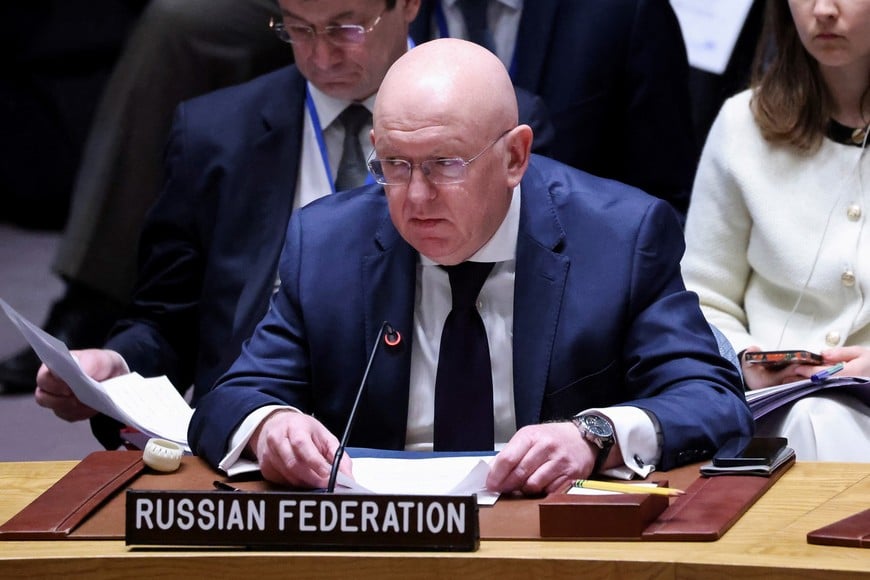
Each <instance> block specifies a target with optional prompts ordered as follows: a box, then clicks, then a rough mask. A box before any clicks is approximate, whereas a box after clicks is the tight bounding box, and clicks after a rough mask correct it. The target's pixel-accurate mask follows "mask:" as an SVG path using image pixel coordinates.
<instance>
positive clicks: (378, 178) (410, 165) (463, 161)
mask: <svg viewBox="0 0 870 580" xmlns="http://www.w3.org/2000/svg"><path fill="white" fill-rule="evenodd" d="M511 131H513V128H511V129H507V130H506V131H504V132H503V133H502V134H501V135H499V136H498V137H496V138H495V139H493V140H492V141H491V142H490V143H489V145H487V146H486V147H484V148H483V149H481V150H480V151H479V152H478V153H477V155H474V156H473V157H471V158H469V159H465V158H463V157H435V158H431V159H424V160H423V161H421V162H420V163H411V162H410V161H408V160H407V159H402V158H401V157H392V158H380V157H373V156H374V154H375V153H376V151H374V150H372V152H371V155H369V159H368V161H366V167H368V168H369V173H371V174H372V177H374V178H375V181H376V182H377V183H379V184H380V185H390V186H400V187H401V186H406V185H409V184H410V183H411V178H412V177H413V175H414V168H415V167H419V168H420V171H422V172H423V176H424V177H425V178H426V180H427V181H429V183H431V184H433V185H454V184H456V183H462V182H463V181H465V179H466V178H467V171H468V170H467V168H468V166H469V165H471V163H472V162H473V161H475V160H477V159H478V158H480V157H481V156H482V155H483V154H484V153H486V152H487V151H489V150H490V149H492V147H493V146H494V145H495V144H496V143H498V142H499V141H501V139H502V138H503V137H504V136H505V135H507V134H508V133H510V132H511ZM385 161H388V162H391V163H395V162H401V163H402V164H404V165H405V166H407V167H408V180H407V181H406V182H405V183H388V182H387V181H386V176H385V175H384V171H383V169H382V170H381V171H380V176H379V174H378V172H377V171H375V169H374V167H373V166H372V164H373V163H381V164H382V163H383V162H385ZM445 161H459V162H461V166H460V167H461V169H462V171H463V175H462V177H461V178H460V179H457V180H456V181H432V179H431V178H430V177H429V174H430V173H431V172H432V170H431V169H430V170H429V171H428V172H427V171H426V170H425V169H424V167H423V166H424V164H430V163H443V162H445ZM382 180H383V181H382Z"/></svg>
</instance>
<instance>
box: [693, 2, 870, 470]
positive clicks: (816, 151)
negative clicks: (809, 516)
mask: <svg viewBox="0 0 870 580" xmlns="http://www.w3.org/2000/svg"><path fill="white" fill-rule="evenodd" d="M767 8H768V13H767V15H766V18H767V20H766V23H765V31H766V32H765V34H764V35H763V39H765V40H766V42H767V43H768V44H765V45H764V46H766V47H767V48H768V49H771V50H768V51H767V53H768V54H767V55H766V58H759V59H758V63H757V65H756V72H755V77H754V79H753V83H752V87H751V88H750V89H749V90H747V91H745V92H743V93H740V94H738V95H736V96H735V97H733V98H731V99H729V100H728V101H727V102H726V103H725V105H724V106H723V107H722V110H721V111H720V113H719V116H718V117H717V119H716V121H715V123H714V124H713V127H712V129H711V131H710V134H709V136H708V138H707V142H706V145H705V147H704V152H703V155H702V157H701V161H700V164H699V167H698V172H697V175H696V178H695V185H694V189H693V192H692V201H691V205H690V207H689V213H688V218H687V222H686V245H687V250H686V255H685V258H684V260H683V273H684V276H685V280H686V285H687V286H688V287H689V289H691V290H694V291H696V292H697V293H698V295H699V297H700V300H701V306H702V308H703V310H704V313H705V314H706V316H707V318H708V320H709V321H710V323H712V324H713V325H715V326H717V327H718V328H719V329H721V330H722V331H723V333H724V334H725V335H726V336H727V337H728V339H729V340H730V341H731V343H732V344H733V345H734V347H735V349H736V350H738V351H740V352H741V361H742V360H743V357H742V354H743V353H744V352H746V351H757V350H762V349H763V350H774V349H805V350H812V351H818V352H821V354H822V355H823V358H824V362H823V364H822V365H820V366H814V365H789V366H787V367H785V368H779V369H770V368H764V367H760V366H758V365H749V364H747V363H746V362H745V361H743V362H742V363H741V366H742V370H743V373H744V379H745V382H746V386H747V388H750V389H755V388H760V387H765V386H769V385H775V384H780V383H785V382H790V381H794V380H798V379H803V378H808V377H809V376H810V375H811V374H813V373H814V372H817V371H819V370H821V369H822V368H825V367H827V366H829V365H831V364H834V363H836V362H840V361H843V362H844V363H845V369H844V370H843V371H842V373H841V374H842V375H856V376H870V296H867V293H868V292H870V228H868V227H867V219H868V215H867V214H868V212H870V204H868V198H870V191H868V190H870V154H867V153H866V148H867V139H868V132H870V131H868V124H870V0H788V2H786V1H785V0H782V1H780V0H774V1H772V2H768V6H767ZM758 431H759V433H762V434H783V435H786V436H787V437H788V438H789V444H790V445H791V446H792V447H794V448H795V450H796V452H797V456H798V458H799V459H804V460H844V461H846V460H848V461H870V408H868V406H867V405H866V404H865V403H863V402H862V401H860V400H858V399H856V398H853V397H849V396H845V395H842V394H828V395H820V396H813V397H808V398H805V399H803V400H801V401H798V402H797V403H794V404H792V405H791V406H790V407H786V408H784V409H781V410H779V411H777V412H775V413H773V414H771V415H768V416H765V417H763V418H762V420H760V421H759V424H758Z"/></svg>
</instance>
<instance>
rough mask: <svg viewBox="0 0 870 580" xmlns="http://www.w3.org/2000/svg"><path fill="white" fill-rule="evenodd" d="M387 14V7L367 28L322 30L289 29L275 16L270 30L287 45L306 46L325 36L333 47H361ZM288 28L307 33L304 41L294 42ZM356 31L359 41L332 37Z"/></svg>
mask: <svg viewBox="0 0 870 580" xmlns="http://www.w3.org/2000/svg"><path fill="white" fill-rule="evenodd" d="M386 12H387V8H386V7H385V8H384V9H383V10H381V13H380V14H378V15H377V16H376V17H375V20H374V22H372V23H371V25H370V26H368V27H366V26H363V25H362V24H330V25H329V26H324V27H323V29H322V30H317V28H316V27H315V26H309V25H303V24H298V25H293V26H290V27H288V26H287V25H285V24H284V22H283V21H281V20H277V19H276V18H275V17H274V16H272V17H271V18H269V29H270V30H271V31H272V32H273V33H275V36H277V37H278V40H280V41H282V42H286V43H287V44H295V45H299V46H304V45H307V44H310V43H312V42H314V40H315V39H316V38H317V37H318V36H323V37H324V38H325V39H326V40H327V41H328V42H329V43H330V44H332V45H333V46H359V45H361V44H363V43H364V42H365V41H366V39H367V38H368V35H369V33H371V32H372V31H373V30H374V29H375V26H377V25H378V23H380V21H381V19H382V18H383V17H384V14H385V13H386ZM288 28H296V29H299V30H300V31H301V30H304V31H306V32H305V38H304V39H303V40H301V41H300V40H293V37H292V36H291V34H290V31H289V30H288ZM351 29H354V30H356V31H357V32H358V33H359V35H360V36H359V40H354V41H350V42H347V41H346V40H341V37H340V36H339V37H334V36H332V35H333V33H335V32H337V31H347V30H351Z"/></svg>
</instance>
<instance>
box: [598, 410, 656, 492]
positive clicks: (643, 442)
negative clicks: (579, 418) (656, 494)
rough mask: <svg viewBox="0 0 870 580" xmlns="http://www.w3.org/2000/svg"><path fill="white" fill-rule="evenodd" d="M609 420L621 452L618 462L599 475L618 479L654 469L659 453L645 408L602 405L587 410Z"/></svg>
mask: <svg viewBox="0 0 870 580" xmlns="http://www.w3.org/2000/svg"><path fill="white" fill-rule="evenodd" d="M584 413H597V414H599V415H603V416H604V417H607V418H608V419H610V422H611V423H613V430H614V431H615V435H616V441H617V442H618V443H619V449H620V451H621V452H622V463H623V464H622V465H621V466H618V467H612V468H610V469H607V470H605V471H602V474H603V475H606V476H608V477H616V478H619V479H632V478H633V477H634V476H635V475H637V476H639V477H646V476H647V475H649V474H650V473H652V472H653V471H655V468H656V467H655V466H656V463H658V461H659V457H660V456H661V448H660V446H659V438H658V434H657V432H656V425H655V422H654V421H653V419H652V417H650V416H649V415H648V414H647V413H646V411H644V410H643V409H639V408H637V407H605V408H603V409H589V410H588V411H584Z"/></svg>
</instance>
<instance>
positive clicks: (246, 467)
mask: <svg viewBox="0 0 870 580" xmlns="http://www.w3.org/2000/svg"><path fill="white" fill-rule="evenodd" d="M279 409H288V410H291V411H297V412H298V411H299V409H297V408H295V407H287V406H284V405H267V406H265V407H260V408H259V409H256V410H254V411H252V412H251V413H250V414H248V416H247V417H245V420H244V421H242V424H241V425H239V426H238V427H236V430H235V431H233V435H232V437H230V444H229V451H227V454H226V455H224V458H223V459H221V462H220V463H219V464H218V467H219V468H220V469H222V470H224V471H225V472H227V473H228V474H229V475H236V474H237V473H244V472H246V471H256V470H257V469H259V468H260V466H259V464H258V463H257V462H256V461H250V460H247V459H241V457H242V452H243V451H244V450H245V446H246V445H247V444H248V441H250V440H251V436H252V435H253V434H254V431H256V430H257V427H259V426H260V423H262V422H263V421H264V420H265V419H266V417H268V416H269V415H271V414H272V413H273V412H274V411H277V410H279ZM238 467H241V468H238Z"/></svg>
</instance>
